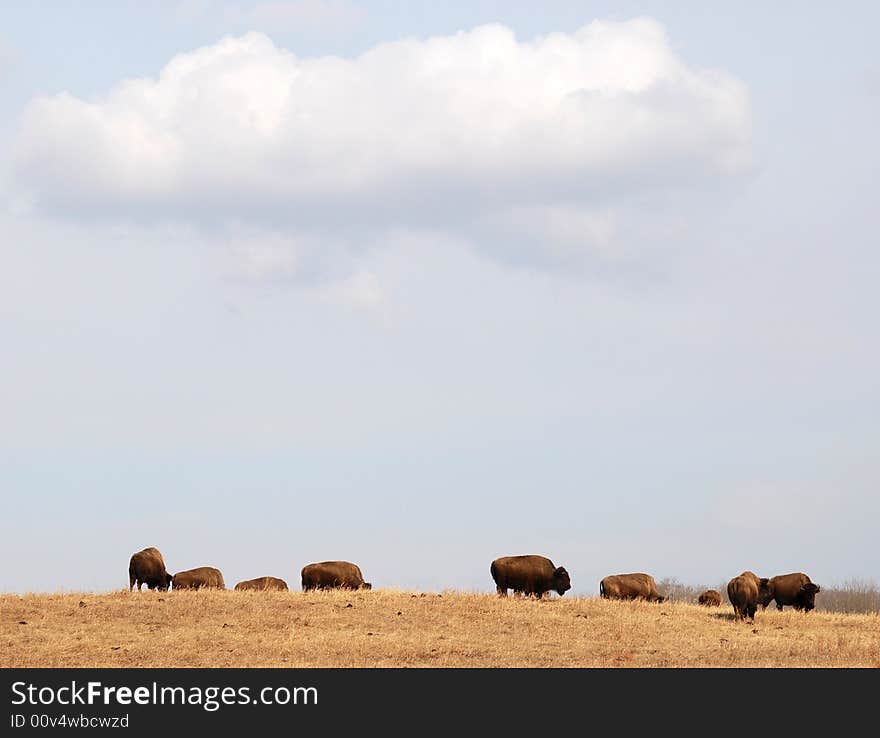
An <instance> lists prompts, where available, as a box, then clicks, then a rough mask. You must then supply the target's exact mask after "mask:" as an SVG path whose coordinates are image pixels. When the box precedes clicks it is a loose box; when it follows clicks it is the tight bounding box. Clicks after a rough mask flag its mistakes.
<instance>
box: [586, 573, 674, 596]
mask: <svg viewBox="0 0 880 738" xmlns="http://www.w3.org/2000/svg"><path fill="white" fill-rule="evenodd" d="M599 594H600V595H601V596H602V597H604V598H605V599H606V600H648V602H665V601H666V598H665V597H664V596H663V595H661V594H660V593H659V592H658V591H657V583H656V582H655V581H654V577H652V576H651V575H650V574H642V573H636V574H612V575H610V576H607V577H605V578H604V579H603V580H602V581H601V582H599Z"/></svg>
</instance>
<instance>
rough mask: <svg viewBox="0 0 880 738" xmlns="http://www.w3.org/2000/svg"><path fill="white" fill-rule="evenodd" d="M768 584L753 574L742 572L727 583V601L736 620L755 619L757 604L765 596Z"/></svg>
mask: <svg viewBox="0 0 880 738" xmlns="http://www.w3.org/2000/svg"><path fill="white" fill-rule="evenodd" d="M769 582H770V580H769V579H764V578H761V577H759V576H758V575H757V574H755V573H754V572H751V571H744V572H743V573H742V574H740V575H739V576H738V577H734V578H733V579H731V580H730V581H729V582H728V583H727V599H729V600H730V604H731V605H732V606H733V614H734V616H735V617H736V619H737V620H745V619H746V618H748V619H749V620H754V619H755V613H756V612H757V610H758V603H759V602H761V601H763V598H764V597H765V596H766V593H767V591H768V584H769Z"/></svg>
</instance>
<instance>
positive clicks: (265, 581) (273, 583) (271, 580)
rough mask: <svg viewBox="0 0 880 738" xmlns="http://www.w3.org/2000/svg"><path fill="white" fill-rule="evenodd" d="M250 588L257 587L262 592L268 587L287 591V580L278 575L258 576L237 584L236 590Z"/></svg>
mask: <svg viewBox="0 0 880 738" xmlns="http://www.w3.org/2000/svg"><path fill="white" fill-rule="evenodd" d="M248 589H255V590H258V591H260V592H265V591H266V590H268V589H277V590H280V591H282V592H286V591H287V582H285V581H284V580H283V579H279V578H278V577H257V578H256V579H247V580H245V581H243V582H239V583H238V584H236V585H235V591H236V592H242V591H244V590H248Z"/></svg>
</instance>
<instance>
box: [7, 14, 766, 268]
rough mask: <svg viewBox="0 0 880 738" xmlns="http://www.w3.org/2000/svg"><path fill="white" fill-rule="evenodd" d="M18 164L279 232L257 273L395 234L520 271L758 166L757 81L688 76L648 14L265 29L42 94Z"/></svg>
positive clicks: (135, 207)
mask: <svg viewBox="0 0 880 738" xmlns="http://www.w3.org/2000/svg"><path fill="white" fill-rule="evenodd" d="M297 5H299V6H302V7H305V5H306V4H303V3H299V4H297ZM321 5H325V4H321ZM260 7H262V8H263V11H261V12H265V13H269V12H270V10H271V8H270V7H269V6H268V5H265V6H260ZM272 12H274V11H272ZM285 12H287V11H285ZM290 12H293V11H290ZM302 12H305V11H304V10H303V11H302ZM15 161H16V175H17V178H18V184H19V186H20V187H22V188H23V189H24V190H25V191H26V192H28V193H29V195H30V196H31V197H32V198H33V202H34V203H35V205H36V207H38V208H41V209H46V210H49V211H53V212H56V213H63V214H66V215H68V216H72V217H82V216H88V217H100V218H115V217H119V216H123V217H135V218H138V219H141V220H146V221H151V220H155V221H163V220H171V221H176V220H177V221H184V222H192V223H195V224H202V225H207V224H210V226H211V227H212V228H217V227H218V224H220V223H222V222H224V221H226V220H229V221H233V222H235V223H244V224H247V226H248V227H250V228H254V229H259V230H261V231H264V232H267V233H274V234H276V235H275V236H273V237H272V238H273V239H274V240H275V245H274V246H272V247H270V248H269V251H268V252H266V251H265V249H263V250H262V251H260V249H257V250H256V251H254V250H253V249H251V248H250V247H248V246H247V245H245V246H244V251H245V252H246V253H249V254H250V256H249V257H248V258H250V259H251V262H250V265H249V266H247V265H246V266H245V269H246V270H248V269H249V270H250V275H251V276H254V275H256V274H258V273H262V274H264V275H265V274H268V273H269V272H272V273H277V272H280V273H281V274H282V275H284V274H293V273H294V272H297V270H298V269H299V268H300V267H299V266H297V258H298V257H295V256H294V252H295V251H297V250H298V249H293V250H291V249H289V248H288V247H287V246H283V247H281V246H279V245H278V244H279V243H302V242H304V241H305V242H308V243H309V244H311V246H310V248H309V251H310V252H317V251H320V250H321V249H322V248H324V246H323V245H326V244H329V246H328V248H330V249H331V250H334V251H335V252H340V251H344V250H345V248H347V246H344V245H345V244H351V243H353V242H357V243H363V242H370V243H376V242H378V241H381V238H382V234H383V233H385V232H387V231H388V230H390V229H394V228H410V229H415V230H418V229H425V230H434V231H437V230H440V231H443V232H447V233H454V234H456V235H458V236H460V237H461V236H463V237H464V238H467V239H470V240H471V241H472V242H473V243H474V244H475V246H476V247H477V248H480V249H482V250H484V252H486V253H489V254H491V255H492V256H493V257H494V258H498V259H501V260H505V259H506V258H507V255H506V253H505V247H504V245H503V240H504V239H505V238H506V237H507V236H508V235H509V234H511V233H515V234H516V236H517V240H518V241H519V242H520V244H519V245H518V246H517V247H516V248H518V249H520V250H524V253H525V256H524V257H522V259H521V258H520V256H517V259H516V260H523V259H524V260H525V261H527V262H528V261H530V260H531V259H532V258H533V257H534V258H533V260H534V263H541V262H546V261H549V262H551V263H552V262H554V261H563V262H567V261H570V260H571V259H572V258H582V257H583V255H584V254H589V255H592V256H594V257H596V258H605V257H607V256H608V255H612V254H614V253H615V247H614V238H615V234H616V232H617V230H618V227H617V223H618V221H619V220H620V218H621V213H623V212H624V210H625V208H626V206H627V203H629V202H630V201H632V200H633V198H639V197H643V196H645V194H646V193H648V194H650V193H652V192H653V193H658V192H668V191H670V190H680V189H684V190H687V189H689V188H696V189H699V188H702V187H703V186H704V185H705V184H706V182H707V181H708V182H716V181H718V180H724V179H727V178H729V177H730V176H731V175H736V174H738V173H741V172H743V171H744V170H747V169H748V168H749V166H750V163H751V143H750V109H749V101H748V94H747V90H746V88H745V87H744V85H743V84H742V83H741V82H739V81H738V80H736V79H735V78H733V77H732V76H730V75H729V74H726V73H724V72H720V71H705V70H697V69H692V68H690V67H688V66H687V65H686V64H685V63H684V62H683V61H682V60H681V59H679V58H678V57H677V56H676V54H675V53H674V51H673V50H672V48H671V47H670V44H669V42H668V40H667V38H666V35H665V32H664V30H663V28H662V26H661V25H660V24H658V23H657V22H656V21H653V20H651V19H648V18H638V19H635V20H631V21H628V22H623V23H612V22H594V23H591V24H589V25H587V26H584V27H583V28H581V29H580V30H578V31H577V32H575V33H571V34H566V33H554V34H550V35H547V36H543V37H539V38H536V39H534V40H531V41H519V40H517V39H516V38H515V37H514V34H513V32H512V31H510V30H509V29H508V28H506V27H504V26H501V25H488V26H481V27H478V28H475V29H473V30H470V31H467V32H460V33H457V34H454V35H451V36H446V37H432V38H428V39H423V40H418V39H405V40H401V41H396V42H392V43H385V44H380V45H378V46H376V47H374V48H372V49H370V50H369V51H367V52H365V53H364V54H362V55H361V56H358V57H355V58H350V59H346V58H339V57H318V58H306V59H301V58H298V57H296V56H294V55H293V54H292V53H290V52H288V51H285V50H283V49H280V48H277V47H276V46H275V45H274V44H273V43H272V42H271V41H270V40H269V39H268V38H267V37H266V36H264V35H262V34H260V33H248V34H246V35H244V36H241V37H227V38H224V39H223V40H221V41H219V42H218V43H216V44H214V45H212V46H208V47H205V48H201V49H197V50H195V51H192V52H189V53H184V54H179V55H177V56H175V57H174V58H173V59H171V61H170V62H169V63H168V64H167V65H166V66H165V67H164V68H163V69H162V70H161V72H160V74H159V75H158V77H156V78H154V79H153V78H151V79H132V80H126V81H123V82H121V83H120V84H118V85H117V86H116V87H114V88H113V89H111V90H110V91H108V92H107V94H106V95H104V96H102V97H101V98H99V99H95V100H83V99H79V98H76V97H74V96H72V95H70V94H68V93H61V94H58V95H53V96H48V97H40V98H37V99H35V100H33V101H31V103H30V104H29V105H28V106H27V108H26V110H25V111H24V113H23V116H22V120H21V127H20V134H19V136H18V139H17V141H16V142H15ZM499 242H501V243H500V245H499ZM340 244H343V246H342V247H341V246H340ZM261 248H262V247H261ZM255 254H262V255H255ZM246 261H247V260H246ZM299 263H300V264H302V263H303V262H302V260H301V259H300V261H299Z"/></svg>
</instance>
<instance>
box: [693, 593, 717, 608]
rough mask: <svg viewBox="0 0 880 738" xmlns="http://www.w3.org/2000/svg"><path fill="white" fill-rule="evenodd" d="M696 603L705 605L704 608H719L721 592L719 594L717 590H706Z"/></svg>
mask: <svg viewBox="0 0 880 738" xmlns="http://www.w3.org/2000/svg"><path fill="white" fill-rule="evenodd" d="M697 602H699V603H700V604H701V605H705V606H706V607H720V606H721V592H719V591H718V590H717V589H707V590H706V591H705V592H703V594H701V595H700V596H699V597H698V598H697Z"/></svg>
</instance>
